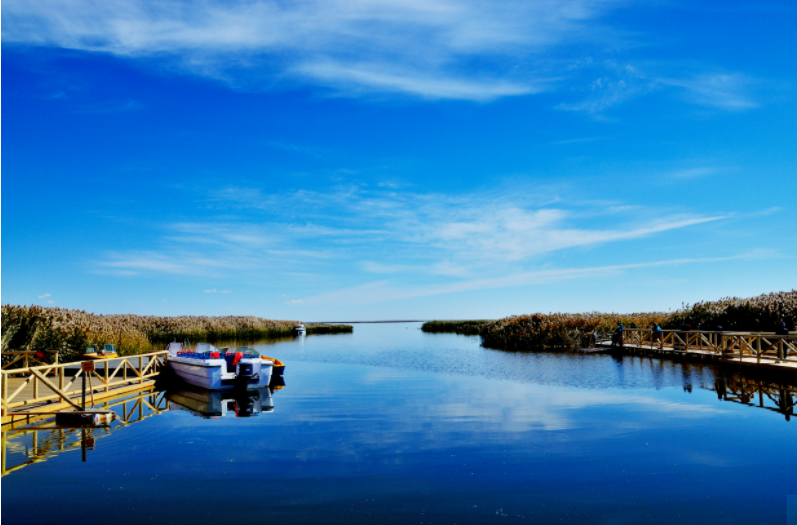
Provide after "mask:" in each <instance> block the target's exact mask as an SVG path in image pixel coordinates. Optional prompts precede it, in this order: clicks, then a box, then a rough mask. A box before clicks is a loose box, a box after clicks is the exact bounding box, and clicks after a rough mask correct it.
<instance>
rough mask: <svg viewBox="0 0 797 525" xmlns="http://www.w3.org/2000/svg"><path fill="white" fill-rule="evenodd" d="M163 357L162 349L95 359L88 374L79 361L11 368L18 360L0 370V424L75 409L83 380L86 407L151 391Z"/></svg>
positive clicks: (79, 397) (164, 358)
mask: <svg viewBox="0 0 797 525" xmlns="http://www.w3.org/2000/svg"><path fill="white" fill-rule="evenodd" d="M16 353H17V354H19V353H22V352H16ZM29 353H31V354H32V353H33V352H29ZM166 355H167V352H166V351H165V350H162V351H160V352H152V353H149V354H142V355H137V356H128V357H118V358H113V359H102V360H96V361H94V365H95V370H94V371H90V372H83V370H82V369H81V367H80V362H76V363H57V362H56V363H54V364H49V365H48V364H42V365H40V366H23V367H21V368H11V366H12V365H13V364H15V363H16V362H19V358H18V359H16V360H15V361H12V362H11V363H8V364H7V365H5V366H3V370H2V387H0V388H1V390H2V424H3V425H6V424H8V423H13V422H14V421H17V420H20V419H27V418H29V417H30V416H31V415H36V414H38V413H45V412H57V411H59V410H65V409H74V408H78V407H79V406H80V405H81V398H82V391H83V388H82V385H83V381H84V380H86V382H87V388H86V406H96V404H97V403H98V402H100V401H102V400H105V399H108V398H113V397H118V396H119V395H122V394H128V393H132V392H135V391H139V390H143V389H146V388H150V387H152V386H153V385H154V384H155V380H156V378H157V377H158V375H159V374H160V371H161V370H162V369H163V367H164V366H165V363H166ZM26 362H27V360H26Z"/></svg>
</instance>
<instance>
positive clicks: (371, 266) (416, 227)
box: [95, 185, 723, 282]
mask: <svg viewBox="0 0 797 525" xmlns="http://www.w3.org/2000/svg"><path fill="white" fill-rule="evenodd" d="M535 191H538V192H540V194H539V195H538V194H536V193H535ZM535 191H530V190H528V189H527V188H521V187H518V186H517V185H513V186H512V187H511V188H508V189H501V190H493V191H482V192H479V193H476V194H460V195H453V194H441V193H436V194H421V193H414V192H410V191H396V190H393V189H390V188H388V189H376V190H367V189H363V188H359V187H344V188H339V189H338V190H337V191H326V192H312V191H307V190H302V191H298V192H289V193H285V194H267V193H264V192H260V191H257V190H252V189H249V190H243V191H241V192H232V191H223V192H220V193H219V194H217V195H214V196H213V197H212V198H211V199H210V201H209V203H208V205H209V206H211V208H215V207H218V208H219V209H223V210H225V212H226V213H228V214H229V213H231V212H232V213H234V212H236V211H237V212H240V213H242V214H244V213H245V214H246V216H247V217H248V219H247V220H244V221H236V222H233V221H232V220H228V221H227V222H196V223H185V222H184V223H177V224H171V225H166V226H165V236H164V237H163V240H162V242H163V249H162V250H160V251H157V252H139V251H131V252H127V253H125V252H119V253H110V254H108V255H107V256H106V258H105V260H103V261H101V262H99V263H98V264H97V265H96V266H95V268H96V269H97V271H100V272H108V271H113V272H118V273H121V274H122V275H136V274H157V273H161V274H164V273H165V274H183V275H203V276H206V277H212V278H225V277H226V276H230V275H233V274H235V275H240V276H241V277H245V278H246V279H247V281H248V282H252V281H253V280H256V279H260V278H261V277H262V276H263V275H266V274H267V273H270V274H273V275H279V274H282V275H287V274H291V275H296V273H297V272H300V273H304V274H308V272H309V273H312V272H313V271H317V272H319V273H320V274H326V273H328V272H329V268H330V267H338V270H339V269H340V267H339V265H344V267H346V268H347V269H348V270H347V271H349V272H350V271H351V267H352V266H356V267H359V268H360V269H361V270H363V271H365V272H368V273H376V274H407V275H437V276H448V277H459V278H469V277H472V276H473V275H479V276H486V275H488V274H490V273H495V272H499V273H503V274H504V275H506V273H507V272H509V271H512V270H513V269H514V270H515V271H517V270H519V269H522V268H523V267H527V266H528V265H529V264H533V263H534V262H535V261H536V260H537V259H539V258H540V257H541V256H544V255H546V254H550V253H553V252H558V251H562V250H568V249H573V248H587V247H595V246H599V245H603V244H607V243H615V242H622V241H631V240H634V239H640V238H644V237H648V236H652V235H656V234H658V233H662V232H666V231H672V230H677V229H682V228H688V227H692V226H696V225H700V224H705V223H708V222H713V221H717V220H719V219H722V218H723V217H722V216H720V215H713V216H706V215H698V214H687V213H672V212H669V213H668V212H667V211H661V210H656V209H652V208H648V207H644V206H623V205H622V203H610V204H606V203H601V204H599V205H597V207H596V205H595V204H594V203H583V202H580V201H578V200H577V199H574V198H573V197H568V198H566V199H565V198H562V199H560V198H559V194H558V190H556V189H555V188H537V189H536V190H535ZM228 196H229V199H228V198H227V197H228ZM565 202H566V203H567V204H565ZM297 210H301V212H300V213H299V214H298V216H297ZM227 216H228V217H229V216H230V215H227ZM258 217H260V218H261V219H260V220H258ZM308 247H313V248H308ZM314 269H315V270H314ZM233 271H234V272H233Z"/></svg>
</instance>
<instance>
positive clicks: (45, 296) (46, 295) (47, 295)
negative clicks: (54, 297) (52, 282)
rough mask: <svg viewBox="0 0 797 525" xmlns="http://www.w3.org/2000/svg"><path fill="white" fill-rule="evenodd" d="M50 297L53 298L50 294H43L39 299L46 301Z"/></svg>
mask: <svg viewBox="0 0 797 525" xmlns="http://www.w3.org/2000/svg"><path fill="white" fill-rule="evenodd" d="M48 297H51V296H50V294H48V293H43V294H41V295H40V296H39V299H46V298H48Z"/></svg>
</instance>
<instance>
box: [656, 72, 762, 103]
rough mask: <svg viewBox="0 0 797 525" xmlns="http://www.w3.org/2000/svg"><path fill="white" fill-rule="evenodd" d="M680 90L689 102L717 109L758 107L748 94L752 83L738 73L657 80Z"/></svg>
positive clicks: (707, 74)
mask: <svg viewBox="0 0 797 525" xmlns="http://www.w3.org/2000/svg"><path fill="white" fill-rule="evenodd" d="M658 82H660V83H661V84H664V85H667V86H673V87H676V88H680V89H681V90H682V96H683V97H684V98H685V99H686V100H687V101H689V102H692V103H694V104H698V105H701V106H709V107H714V108H717V109H723V110H731V111H742V110H745V109H752V108H755V107H757V106H758V103H757V102H756V101H755V100H753V98H752V96H751V94H750V88H751V86H752V84H753V81H752V80H751V79H750V78H749V77H747V76H745V75H742V74H740V73H704V74H700V75H696V76H693V77H688V78H682V79H663V78H662V79H658Z"/></svg>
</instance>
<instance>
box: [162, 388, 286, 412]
mask: <svg viewBox="0 0 797 525" xmlns="http://www.w3.org/2000/svg"><path fill="white" fill-rule="evenodd" d="M166 397H167V398H168V399H169V409H170V410H184V411H186V412H189V413H191V414H193V415H194V416H197V417H202V418H205V419H218V418H222V417H228V416H232V415H233V414H234V415H235V416H234V417H253V416H259V415H260V414H262V413H263V412H273V411H274V401H273V399H272V397H271V390H270V389H269V388H268V387H266V388H258V389H254V390H236V391H234V392H221V391H218V390H216V391H214V390H205V389H203V388H196V387H193V386H190V385H184V386H182V387H180V388H179V389H178V390H170V391H169V392H168V393H167V395H166Z"/></svg>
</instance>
